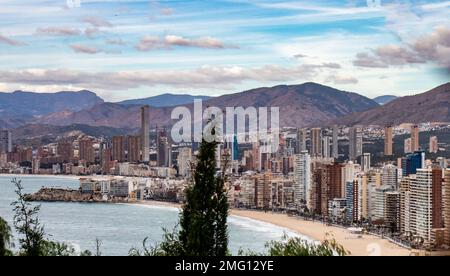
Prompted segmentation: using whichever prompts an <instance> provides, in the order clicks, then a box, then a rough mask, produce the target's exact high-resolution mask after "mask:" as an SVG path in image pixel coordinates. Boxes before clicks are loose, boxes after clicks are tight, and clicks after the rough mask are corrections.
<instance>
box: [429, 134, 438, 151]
mask: <svg viewBox="0 0 450 276" xmlns="http://www.w3.org/2000/svg"><path fill="white" fill-rule="evenodd" d="M438 151H439V145H438V138H437V137H436V136H431V137H430V153H437V152H438Z"/></svg>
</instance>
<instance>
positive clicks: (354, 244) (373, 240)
mask: <svg viewBox="0 0 450 276" xmlns="http://www.w3.org/2000/svg"><path fill="white" fill-rule="evenodd" d="M138 204H145V205H152V206H161V207H172V208H180V207H181V205H179V204H175V203H166V202H156V201H142V202H139V203H138ZM230 214H231V215H233V216H238V217H245V218H250V219H254V220H258V221H262V222H266V223H270V224H273V225H276V226H279V227H282V228H286V229H289V230H291V231H294V232H296V233H298V234H300V235H303V236H307V237H309V238H311V239H313V240H316V241H322V240H324V239H325V238H326V236H327V234H330V235H332V236H333V238H334V239H335V240H336V241H337V242H338V243H339V244H341V245H342V246H344V248H345V249H346V250H348V251H350V253H351V255H352V256H408V255H409V254H410V250H408V249H405V248H402V247H400V246H398V245H396V244H393V243H391V242H389V241H388V240H385V239H381V238H379V237H376V236H372V235H364V236H363V237H362V238H356V237H355V236H354V235H352V234H351V233H350V232H349V231H348V230H346V229H342V228H338V227H332V226H326V225H324V224H322V223H320V222H312V221H306V220H303V219H300V218H295V217H289V216H287V215H285V214H279V213H270V212H268V213H264V212H258V211H246V210H236V209H232V210H231V211H230Z"/></svg>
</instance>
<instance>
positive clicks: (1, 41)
mask: <svg viewBox="0 0 450 276" xmlns="http://www.w3.org/2000/svg"><path fill="white" fill-rule="evenodd" d="M0 44H6V45H9V46H22V45H25V43H24V42H21V41H18V40H15V39H12V38H9V37H6V36H4V35H2V34H0Z"/></svg>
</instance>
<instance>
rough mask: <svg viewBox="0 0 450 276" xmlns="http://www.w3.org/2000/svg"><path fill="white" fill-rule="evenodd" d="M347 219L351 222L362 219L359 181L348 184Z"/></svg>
mask: <svg viewBox="0 0 450 276" xmlns="http://www.w3.org/2000/svg"><path fill="white" fill-rule="evenodd" d="M346 199H347V208H348V212H347V219H348V220H349V221H350V222H353V221H358V220H359V219H360V217H361V216H360V212H359V210H360V208H359V182H358V181H357V180H353V181H349V182H347V183H346Z"/></svg>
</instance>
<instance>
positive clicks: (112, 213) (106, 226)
mask: <svg viewBox="0 0 450 276" xmlns="http://www.w3.org/2000/svg"><path fill="white" fill-rule="evenodd" d="M18 179H21V180H22V184H23V186H24V189H25V192H26V193H33V192H36V191H38V190H39V189H40V188H41V187H43V186H45V187H63V188H66V187H68V188H78V185H79V183H78V180H76V179H71V178H56V177H35V176H20V177H18ZM15 199H16V196H15V193H14V186H13V184H11V176H0V216H1V217H3V218H4V219H5V220H7V221H8V222H9V223H10V225H12V216H13V213H12V207H11V205H10V204H11V202H13V201H14V200H15ZM41 206H42V207H41V212H40V215H39V218H40V220H41V222H42V223H43V224H44V226H45V232H46V233H47V234H48V238H49V239H51V240H55V241H60V242H67V243H70V244H72V245H73V246H74V247H75V248H80V249H81V250H86V249H88V250H92V251H95V243H96V239H97V238H98V239H99V240H101V243H102V247H101V251H102V253H103V255H111V256H115V255H127V253H128V251H129V249H130V248H132V247H141V245H142V241H143V240H144V239H145V238H146V237H148V238H149V239H148V240H149V243H156V242H159V241H161V237H162V234H163V231H162V228H167V229H172V228H173V227H174V226H175V225H176V223H177V221H178V212H179V211H178V210H177V209H175V208H165V207H153V206H139V205H126V204H124V205H122V204H121V205H114V204H89V203H42V204H41ZM229 230H230V249H231V251H232V252H233V253H236V252H237V251H238V250H239V249H240V248H248V249H252V250H256V251H262V250H263V249H264V244H265V243H266V242H267V241H270V240H279V239H280V238H281V236H282V235H283V232H284V231H285V229H282V228H280V227H277V226H274V225H271V224H267V223H263V222H259V221H255V220H251V219H246V218H240V217H230V218H229ZM290 234H292V233H290Z"/></svg>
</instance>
